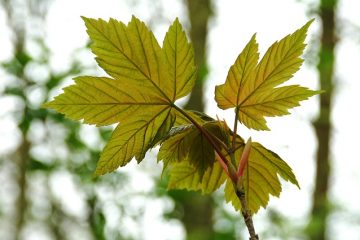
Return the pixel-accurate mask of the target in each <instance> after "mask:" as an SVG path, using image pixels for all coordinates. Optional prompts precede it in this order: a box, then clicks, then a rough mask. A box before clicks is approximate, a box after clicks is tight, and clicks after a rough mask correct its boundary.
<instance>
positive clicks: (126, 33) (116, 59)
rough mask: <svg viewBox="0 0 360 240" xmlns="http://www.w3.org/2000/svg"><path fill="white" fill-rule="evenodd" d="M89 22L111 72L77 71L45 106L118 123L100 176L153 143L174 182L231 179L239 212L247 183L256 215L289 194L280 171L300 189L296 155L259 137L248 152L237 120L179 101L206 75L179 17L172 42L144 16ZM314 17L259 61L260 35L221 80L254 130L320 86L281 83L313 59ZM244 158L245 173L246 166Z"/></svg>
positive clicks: (177, 185)
mask: <svg viewBox="0 0 360 240" xmlns="http://www.w3.org/2000/svg"><path fill="white" fill-rule="evenodd" d="M83 19H84V21H85V24H86V26H87V32H88V34H89V36H90V38H91V40H92V42H93V43H92V45H91V49H92V51H93V53H94V54H95V55H96V60H97V62H98V64H99V66H101V67H102V68H103V69H104V70H105V72H106V73H107V74H108V75H109V76H110V78H109V77H89V76H84V77H77V78H75V79H74V80H75V84H74V85H72V86H69V87H67V88H65V89H64V93H62V94H60V95H59V96H57V97H55V99H54V100H53V101H51V102H49V103H46V104H45V105H44V106H45V107H48V108H53V109H55V110H57V111H58V112H60V113H63V114H65V116H67V117H68V118H71V119H73V120H81V119H83V121H84V123H88V124H96V125H97V126H104V125H110V124H117V127H116V128H115V130H114V132H113V134H112V136H111V138H110V140H109V142H108V144H107V145H106V147H105V148H104V150H103V152H102V154H101V157H100V160H99V162H98V165H97V168H96V171H95V175H102V174H105V173H108V172H112V171H114V170H115V169H117V168H118V167H119V166H125V165H126V164H127V163H128V162H129V161H131V159H132V158H134V157H135V158H136V159H137V161H138V162H140V161H142V160H143V159H144V157H145V154H146V152H147V151H148V150H149V149H151V148H153V147H154V146H156V145H160V150H159V153H158V161H162V162H163V163H164V174H168V175H169V185H168V189H187V190H195V191H201V192H202V193H211V192H213V191H215V190H216V189H218V188H219V187H220V186H221V185H222V184H224V183H226V186H225V198H226V200H227V201H231V202H232V204H233V205H234V207H235V208H236V209H238V210H240V209H241V204H240V201H239V198H238V196H237V194H236V191H239V190H242V189H243V190H244V193H245V196H246V202H247V208H248V210H249V211H251V212H252V213H256V212H257V211H258V210H259V208H260V207H266V205H267V204H268V201H269V195H270V194H271V195H273V196H279V195H280V192H281V183H280V181H279V176H280V177H282V178H283V179H284V180H286V181H290V182H291V183H293V184H295V185H297V186H299V185H298V182H297V180H296V177H295V175H294V174H293V172H292V170H291V168H290V167H289V166H288V165H287V164H286V162H285V161H283V160H282V159H281V158H280V157H279V156H278V155H277V154H275V153H273V152H272V151H270V150H268V149H266V148H265V147H263V146H262V145H261V144H259V143H251V142H250V143H249V144H251V145H249V147H247V148H246V149H247V150H245V152H246V154H245V155H243V152H244V147H245V143H244V141H243V139H242V138H241V137H240V136H239V135H237V133H236V130H237V127H236V126H237V123H236V124H235V127H234V129H232V130H230V129H229V127H228V126H227V124H226V122H225V121H220V120H215V119H213V118H211V117H209V116H207V115H205V114H204V113H198V112H192V111H185V110H183V109H181V108H180V107H178V106H177V105H176V104H175V101H176V100H177V99H179V98H181V97H184V96H186V95H187V94H189V93H190V91H191V89H192V87H193V86H194V81H195V77H196V68H195V64H194V54H193V50H192V47H191V45H190V44H189V42H188V40H187V37H186V35H185V33H184V31H183V29H182V26H181V24H180V23H179V21H178V19H176V20H175V21H174V23H173V24H172V25H171V26H170V28H169V30H168V32H167V33H166V36H165V39H164V42H163V46H162V47H160V45H159V44H158V42H157V40H156V39H155V37H154V35H153V33H152V32H151V31H150V30H149V29H148V28H147V27H146V25H145V24H144V23H143V22H141V21H140V20H138V19H137V18H135V17H133V18H132V20H131V21H130V22H129V24H128V25H125V24H124V23H122V22H119V21H117V20H114V19H110V20H109V21H108V22H106V21H104V20H101V19H99V20H95V19H88V18H85V17H84V18H83ZM311 22H312V21H309V22H308V23H307V24H305V25H304V26H303V27H302V28H300V29H299V30H297V31H295V32H294V33H293V34H291V35H288V36H286V37H285V38H283V39H282V40H280V41H279V42H275V43H274V44H273V45H272V46H271V47H270V48H269V49H268V51H267V52H266V53H265V55H264V57H263V58H262V60H261V61H260V62H259V63H258V59H259V53H258V44H257V43H256V39H255V35H254V36H253V37H252V38H251V40H250V41H249V43H248V44H247V45H246V47H245V48H244V50H243V51H242V52H241V53H240V55H239V57H238V58H237V59H236V61H235V64H234V65H233V66H232V67H231V68H230V70H229V74H228V77H227V79H226V81H225V83H224V84H222V85H220V86H217V87H216V91H215V99H216V101H217V103H218V106H219V107H220V108H222V109H228V108H235V121H236V122H237V121H239V122H241V123H243V124H244V125H245V126H247V127H248V128H252V129H256V130H269V129H268V127H267V125H266V120H265V117H272V116H281V115H284V114H288V113H289V112H288V109H290V108H293V107H295V106H298V105H299V102H300V101H302V100H305V99H307V98H309V97H311V96H313V95H315V94H317V93H319V92H318V91H313V90H310V89H307V88H305V87H301V86H299V85H290V86H280V87H279V85H280V84H283V83H284V82H286V81H287V80H289V79H290V78H291V77H292V76H293V74H294V73H295V72H296V71H297V70H298V69H299V68H300V66H301V64H302V62H303V60H302V59H301V58H300V56H301V54H302V52H303V49H304V48H305V44H304V40H305V37H306V32H307V29H308V27H309V26H310V24H311ZM248 151H250V153H249V152H248ZM248 154H249V155H248ZM241 158H245V160H244V161H245V162H243V163H242V168H243V169H245V171H244V172H243V171H242V170H240V171H239V170H238V171H236V169H238V168H239V165H240V159H241ZM242 161H243V160H242ZM244 166H245V168H244ZM235 188H236V189H235Z"/></svg>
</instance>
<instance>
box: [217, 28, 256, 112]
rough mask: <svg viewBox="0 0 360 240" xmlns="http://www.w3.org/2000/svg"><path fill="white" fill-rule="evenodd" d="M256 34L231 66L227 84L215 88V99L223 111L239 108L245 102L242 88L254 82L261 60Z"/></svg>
mask: <svg viewBox="0 0 360 240" xmlns="http://www.w3.org/2000/svg"><path fill="white" fill-rule="evenodd" d="M255 36H256V35H255V34H254V35H253V37H252V38H251V39H250V41H249V43H248V44H247V45H246V46H245V48H244V50H243V51H242V52H241V54H240V55H239V57H238V58H237V59H236V61H235V64H234V65H232V66H231V68H230V70H229V73H228V76H227V78H226V83H225V84H223V85H220V86H216V88H215V98H216V101H217V103H218V106H219V107H220V108H222V109H227V108H232V107H236V106H238V105H239V104H240V103H241V102H242V101H243V100H244V94H243V91H244V90H242V88H243V86H246V85H245V84H246V82H247V81H252V80H253V79H254V75H255V68H256V65H257V62H258V59H259V53H258V44H257V43H256V39H255Z"/></svg>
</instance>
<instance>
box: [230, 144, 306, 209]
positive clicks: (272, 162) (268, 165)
mask: <svg viewBox="0 0 360 240" xmlns="http://www.w3.org/2000/svg"><path fill="white" fill-rule="evenodd" d="M243 149H244V146H243V145H242V146H241V147H240V148H239V149H238V150H237V151H236V156H237V157H236V159H240V156H241V154H242V151H243ZM278 176H281V177H282V178H283V179H284V180H286V181H290V182H291V183H293V184H295V185H296V186H298V187H299V184H298V182H297V180H296V177H295V175H294V174H293V172H292V170H291V168H290V167H289V165H287V163H286V162H285V161H283V160H282V159H281V158H280V157H279V156H278V155H277V154H276V153H274V152H272V151H270V150H268V149H266V148H265V147H263V146H262V145H261V144H259V143H256V142H253V143H252V146H251V151H250V156H249V160H248V164H247V167H246V169H245V172H244V176H243V184H244V189H245V196H246V202H247V207H248V209H249V210H250V211H251V212H252V213H256V212H257V211H258V210H259V208H260V207H263V208H265V207H266V206H267V204H268V202H269V196H270V194H271V195H273V196H276V197H279V196H280V192H281V182H280V180H279V177H278ZM225 199H226V201H227V202H231V203H232V204H233V206H234V207H235V209H237V210H240V209H241V204H240V201H239V199H238V198H237V196H236V193H235V191H234V188H233V184H232V182H230V181H227V182H226V186H225Z"/></svg>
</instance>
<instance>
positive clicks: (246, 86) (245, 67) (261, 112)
mask: <svg viewBox="0 0 360 240" xmlns="http://www.w3.org/2000/svg"><path fill="white" fill-rule="evenodd" d="M312 21H313V20H311V21H309V22H308V23H306V24H305V25H304V26H303V27H302V28H300V29H299V30H297V31H295V32H294V33H293V34H291V35H288V36H286V37H285V38H283V39H282V40H280V41H279V42H275V43H274V44H273V45H272V46H271V47H270V48H269V49H268V50H267V52H266V53H265V55H264V57H263V58H262V59H261V61H260V62H259V63H258V64H257V60H258V45H257V43H256V40H255V35H254V36H253V37H252V38H251V40H250V41H249V43H248V44H247V45H246V47H245V48H244V50H243V51H242V52H241V53H240V55H239V57H238V58H237V60H236V62H235V64H234V65H233V66H232V67H231V68H230V70H229V73H228V77H227V79H226V82H225V83H224V84H222V85H220V86H217V87H216V91H215V99H216V101H217V103H218V106H219V107H220V108H222V109H228V108H235V110H236V111H237V116H238V120H239V121H240V122H241V123H243V124H244V125H245V126H247V127H248V128H253V129H256V130H269V128H268V127H267V125H266V120H265V117H274V116H281V115H285V114H288V113H289V112H288V109H290V108H293V107H296V106H299V102H300V101H302V100H306V99H308V98H309V97H310V96H313V95H315V94H318V93H319V91H313V90H310V89H308V88H305V87H300V86H299V85H291V86H286V87H280V88H279V87H277V86H279V85H280V84H282V83H284V82H286V81H287V80H289V79H290V78H291V77H292V76H293V74H294V73H295V72H296V71H297V70H298V69H299V68H300V66H301V64H302V62H303V59H301V55H302V53H303V50H304V48H305V44H304V40H305V37H306V33H307V29H308V28H309V26H310V24H311V23H312Z"/></svg>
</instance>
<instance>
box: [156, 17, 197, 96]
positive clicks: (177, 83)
mask: <svg viewBox="0 0 360 240" xmlns="http://www.w3.org/2000/svg"><path fill="white" fill-rule="evenodd" d="M162 49H163V52H164V54H165V63H166V64H167V66H168V68H169V73H170V74H169V78H170V79H169V80H171V82H172V83H173V84H174V87H173V89H174V90H175V91H174V93H173V94H174V97H173V100H175V99H178V98H181V97H183V96H185V95H187V94H188V93H189V92H190V91H191V89H192V88H193V86H194V83H195V73H196V68H195V62H194V51H193V48H192V47H191V45H190V43H189V42H188V40H187V38H186V35H185V32H184V31H183V29H182V26H181V24H180V22H179V20H178V19H177V18H176V20H175V21H174V23H173V24H172V25H171V26H170V28H169V31H168V32H167V34H166V36H165V39H164V43H163V48H162Z"/></svg>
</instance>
